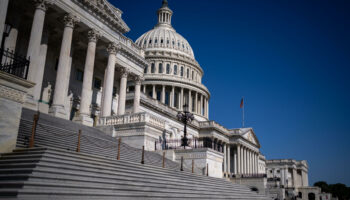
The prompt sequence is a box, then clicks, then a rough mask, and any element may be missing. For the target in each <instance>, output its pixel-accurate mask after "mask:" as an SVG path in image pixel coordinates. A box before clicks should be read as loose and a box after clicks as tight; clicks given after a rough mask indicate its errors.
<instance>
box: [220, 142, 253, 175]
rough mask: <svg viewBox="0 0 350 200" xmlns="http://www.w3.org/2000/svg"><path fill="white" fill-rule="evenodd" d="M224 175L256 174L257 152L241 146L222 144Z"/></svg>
mask: <svg viewBox="0 0 350 200" xmlns="http://www.w3.org/2000/svg"><path fill="white" fill-rule="evenodd" d="M224 154H225V155H224V173H225V174H229V175H231V174H243V175H245V174H246V175H253V174H258V173H259V171H258V161H259V152H257V151H254V150H252V149H250V148H248V147H245V146H243V145H241V144H238V145H230V144H224Z"/></svg>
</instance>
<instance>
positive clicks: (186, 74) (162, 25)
mask: <svg viewBox="0 0 350 200" xmlns="http://www.w3.org/2000/svg"><path fill="white" fill-rule="evenodd" d="M157 13H158V24H157V25H156V26H155V27H154V28H153V29H152V30H150V31H148V32H146V33H145V34H143V35H142V36H141V37H140V38H138V39H137V40H136V44H137V45H139V46H140V47H142V48H144V49H145V58H146V60H147V61H148V62H149V63H150V65H149V66H148V67H146V68H145V69H144V78H145V80H144V81H143V83H142V91H143V92H144V93H145V94H146V95H148V96H150V97H152V98H154V99H157V100H159V101H160V102H162V103H164V104H167V105H169V106H170V107H172V108H176V109H177V110H179V111H181V110H183V106H184V105H185V104H186V105H188V107H189V110H190V111H191V112H193V113H195V114H196V115H198V116H202V117H204V118H205V119H208V118H209V98H210V93H209V91H208V89H207V88H206V87H205V86H204V85H203V84H202V83H201V80H202V76H203V70H202V69H201V67H200V66H199V64H198V62H197V61H196V60H195V58H194V54H193V50H192V48H191V46H190V45H189V43H188V42H187V40H186V39H185V38H183V37H182V36H181V35H180V34H178V33H177V32H176V31H175V29H174V28H173V27H172V26H171V17H172V14H173V12H172V11H171V10H170V9H169V7H168V3H167V1H163V4H162V7H161V8H160V9H159V10H158V12H157ZM202 120H203V119H202Z"/></svg>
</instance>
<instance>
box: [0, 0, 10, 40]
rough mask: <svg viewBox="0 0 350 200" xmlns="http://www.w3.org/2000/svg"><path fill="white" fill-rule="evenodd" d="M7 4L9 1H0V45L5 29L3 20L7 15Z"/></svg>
mask: <svg viewBox="0 0 350 200" xmlns="http://www.w3.org/2000/svg"><path fill="white" fill-rule="evenodd" d="M8 4H9V0H1V1H0V33H1V35H0V44H2V34H3V33H4V29H5V20H6V15H7V7H8Z"/></svg>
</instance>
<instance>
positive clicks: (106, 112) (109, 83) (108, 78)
mask: <svg viewBox="0 0 350 200" xmlns="http://www.w3.org/2000/svg"><path fill="white" fill-rule="evenodd" d="M118 49H119V46H118V45H117V44H115V43H110V44H109V45H108V47H107V52H108V54H109V56H108V64H107V67H106V70H105V76H104V83H103V94H102V109H101V116H102V117H108V116H110V115H111V111H112V98H113V85H114V73H115V62H116V54H117V52H118Z"/></svg>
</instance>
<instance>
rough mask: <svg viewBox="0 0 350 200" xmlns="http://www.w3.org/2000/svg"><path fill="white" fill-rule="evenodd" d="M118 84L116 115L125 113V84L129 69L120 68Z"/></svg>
mask: <svg viewBox="0 0 350 200" xmlns="http://www.w3.org/2000/svg"><path fill="white" fill-rule="evenodd" d="M120 72H121V77H120V86H119V102H118V115H124V114H125V101H126V86H127V82H128V74H129V71H128V70H127V69H126V68H124V67H123V68H121V70H120Z"/></svg>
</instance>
